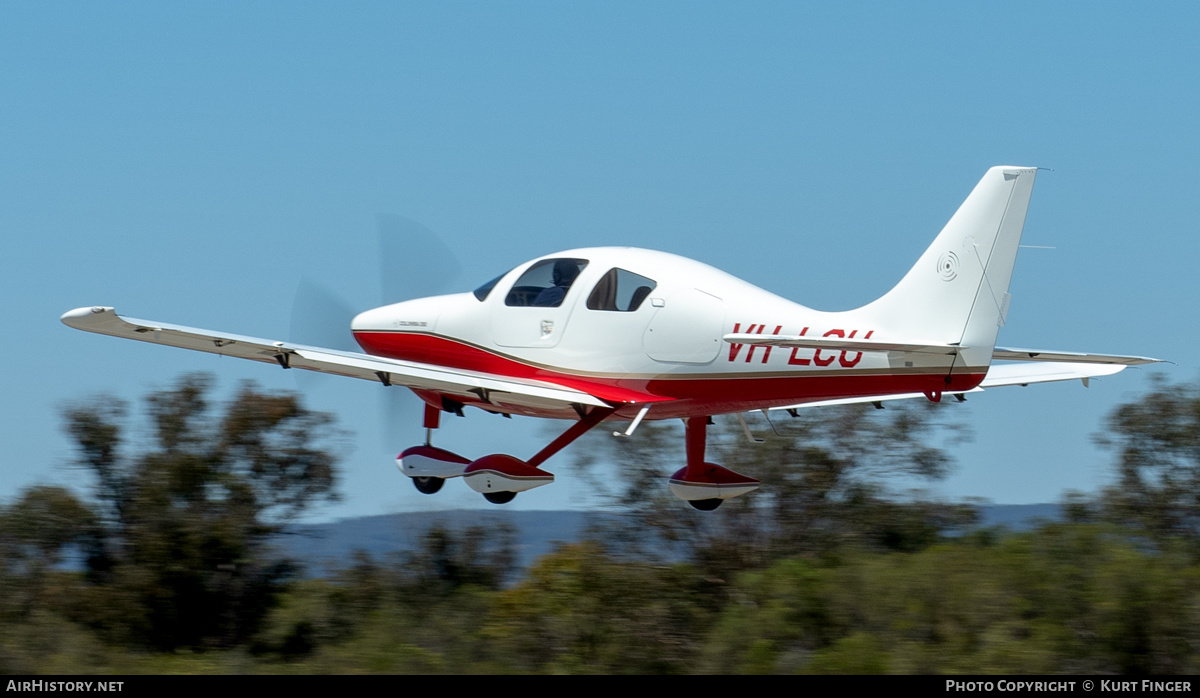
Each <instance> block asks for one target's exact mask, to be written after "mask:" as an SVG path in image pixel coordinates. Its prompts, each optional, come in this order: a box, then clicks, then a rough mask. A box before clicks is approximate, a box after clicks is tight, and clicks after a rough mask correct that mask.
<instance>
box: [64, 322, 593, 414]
mask: <svg viewBox="0 0 1200 698" xmlns="http://www.w3.org/2000/svg"><path fill="white" fill-rule="evenodd" d="M62 321H63V324H65V325H67V326H68V327H73V328H75V329H77V330H84V331H86V332H95V333H97V334H106V335H109V336H112V337H122V338H124V339H135V340H138V341H142V342H151V343H153V344H164V345H167V346H172V347H179V348H181V349H191V350H193V351H203V352H208V353H210V354H221V355H223V356H232V357H236V358H239V359H249V360H251V361H260V362H263V363H275V364H279V365H281V366H283V367H284V368H298V369H303V370H306V371H317V372H319V373H329V374H333V375H337V376H347V377H349V378H360V379H363V380H369V381H374V382H376V383H383V384H384V385H400V386H404V387H407V388H413V389H416V390H429V391H434V392H438V393H444V394H448V395H461V396H464V397H467V396H474V397H476V398H479V399H481V400H483V401H484V402H489V403H491V404H493V405H495V406H496V407H498V408H503V407H504V406H505V405H512V406H522V407H563V406H566V405H590V406H593V407H610V406H611V405H609V404H608V403H606V402H604V401H602V400H600V399H599V398H596V397H595V396H592V395H589V394H588V393H585V392H583V391H580V390H573V389H571V388H564V387H562V386H558V385H554V384H551V383H544V382H541V381H529V380H515V379H510V378H498V377H496V376H493V375H489V374H484V373H475V372H472V371H461V370H456V369H448V368H445V367H441V366H433V365H430V364H419V363H414V362H409V361H397V360H394V359H386V358H382V357H378V356H371V355H369V354H359V353H356V352H348V351H338V350H336V349H324V348H321V347H312V346H306V345H303V344H295V343H292V342H279V341H272V340H270V339H260V338H258V337H247V336H243V335H237V334H229V333H223V332H212V331H210V330H202V329H197V328H194V327H184V326H182V325H169V324H166V323H159V322H153V321H151V320H139V319H137V318H130V317H123V316H121V315H117V313H116V311H115V310H113V309H112V308H109V307H103V306H93V307H89V308H76V309H75V310H71V311H69V312H67V313H64V314H63V316H62Z"/></svg>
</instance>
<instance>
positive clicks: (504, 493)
mask: <svg viewBox="0 0 1200 698" xmlns="http://www.w3.org/2000/svg"><path fill="white" fill-rule="evenodd" d="M615 411H616V409H615V408H611V407H603V408H593V409H592V411H590V412H588V413H587V414H586V415H585V416H584V417H583V419H581V420H579V421H578V422H576V423H574V424H572V425H571V427H570V428H569V429H567V430H566V431H564V432H563V433H562V435H561V436H559V437H558V438H557V439H555V440H554V441H551V442H550V444H549V445H547V446H546V447H545V448H543V449H542V450H540V451H538V452H537V454H536V455H535V456H533V457H532V458H530V459H529V460H528V461H522V460H520V459H518V458H514V457H512V456H506V455H502V454H494V455H490V456H484V457H483V458H480V459H479V460H477V461H475V462H473V463H471V464H470V465H468V466H467V468H466V470H464V471H463V479H464V480H466V481H467V485H469V486H470V487H471V489H473V490H475V491H476V492H479V493H480V494H482V495H483V496H484V498H485V499H487V500H488V501H489V502H492V503H493V504H504V503H506V502H511V501H512V499H513V497H516V496H517V493H518V492H524V491H525V490H530V489H533V488H534V487H541V486H542V485H548V484H550V483H551V482H554V475H553V474H552V473H548V472H546V471H545V470H542V469H540V468H538V466H539V465H541V464H542V463H545V462H546V461H547V460H548V459H549V458H550V457H551V456H553V455H554V454H555V453H558V452H559V451H561V450H563V449H564V448H566V447H567V445H568V444H570V443H571V442H572V441H574V440H575V439H578V438H579V437H580V436H583V435H584V434H586V433H587V432H588V431H590V430H591V429H592V428H593V427H595V426H596V425H597V424H599V423H600V422H602V421H604V419H605V418H606V417H608V416H609V415H610V414H612V413H613V412H615Z"/></svg>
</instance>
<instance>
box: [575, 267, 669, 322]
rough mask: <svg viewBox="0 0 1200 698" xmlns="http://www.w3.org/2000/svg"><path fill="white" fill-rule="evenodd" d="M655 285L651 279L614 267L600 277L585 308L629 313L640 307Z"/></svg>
mask: <svg viewBox="0 0 1200 698" xmlns="http://www.w3.org/2000/svg"><path fill="white" fill-rule="evenodd" d="M657 285H658V284H657V283H656V282H655V281H654V280H653V279H647V278H646V277H644V276H640V275H638V274H634V273H633V272H631V271H625V270H624V269H620V268H616V267H614V268H612V269H609V270H608V271H607V272H606V273H605V274H604V276H602V277H600V281H599V282H597V283H596V287H595V288H593V289H592V293H591V295H589V296H588V300H587V307H588V308H589V309H590V310H615V311H618V312H623V313H630V312H633V311H635V310H637V309H638V308H639V307H641V305H642V301H644V300H646V296H648V295H650V292H651V291H653V290H654V287H655V286H657Z"/></svg>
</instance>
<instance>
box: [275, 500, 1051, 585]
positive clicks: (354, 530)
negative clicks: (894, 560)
mask: <svg viewBox="0 0 1200 698" xmlns="http://www.w3.org/2000/svg"><path fill="white" fill-rule="evenodd" d="M979 517H980V525H981V526H982V527H985V528H988V527H1004V528H1007V529H1009V530H1013V531H1021V530H1028V529H1030V528H1033V527H1034V526H1036V525H1037V524H1038V523H1039V522H1040V521H1055V520H1058V519H1060V518H1061V517H1062V507H1061V506H1059V505H1058V504H988V505H984V506H981V507H979ZM620 518H621V515H620V514H612V513H608V512H588V511H503V510H497V511H486V510H477V509H463V510H451V511H439V512H414V513H407V514H386V515H382V516H364V517H361V518H355V519H343V520H341V521H336V522H334V523H328V524H309V525H304V526H296V527H294V528H293V529H292V531H291V533H290V535H285V536H281V537H280V538H279V540H278V545H279V546H280V547H281V548H282V549H283V550H284V551H286V552H287V554H288V555H289V556H290V557H293V558H295V559H297V560H301V561H303V562H304V563H306V564H307V565H308V566H309V568H310V573H315V574H320V573H321V572H322V571H323V570H324V569H328V568H332V567H340V566H344V565H346V564H347V563H348V562H349V561H350V560H351V559H352V556H353V554H354V552H355V551H356V550H363V551H366V552H367V553H369V554H371V556H373V557H376V558H385V557H387V556H388V555H391V554H394V553H401V552H407V551H412V550H416V549H417V548H418V547H419V545H420V541H421V536H423V535H424V534H425V532H426V531H428V530H429V529H430V528H431V527H434V526H442V527H444V528H447V529H449V530H452V531H462V530H464V529H466V528H468V527H470V526H483V527H496V526H500V525H503V524H508V525H509V526H512V528H513V529H514V531H515V540H516V548H517V565H518V566H519V567H521V568H525V567H528V566H529V565H531V564H532V563H533V562H534V561H535V560H536V559H537V558H539V557H541V556H543V555H545V554H547V553H549V552H551V551H553V550H554V548H555V547H556V546H557V545H558V544H560V543H572V542H575V541H578V540H582V539H583V538H584V535H585V533H586V532H587V530H588V528H589V527H593V526H602V525H605V524H611V523H613V522H616V521H619V520H620Z"/></svg>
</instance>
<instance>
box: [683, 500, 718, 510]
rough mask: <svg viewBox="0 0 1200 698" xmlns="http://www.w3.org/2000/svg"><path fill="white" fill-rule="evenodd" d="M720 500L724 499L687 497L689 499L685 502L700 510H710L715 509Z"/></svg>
mask: <svg viewBox="0 0 1200 698" xmlns="http://www.w3.org/2000/svg"><path fill="white" fill-rule="evenodd" d="M722 501H724V500H721V499H689V500H687V503H688V504H691V505H692V506H693V507H695V508H696V509H699V510H700V511H712V510H713V509H716V508H717V507H719V506H721V502H722Z"/></svg>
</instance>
